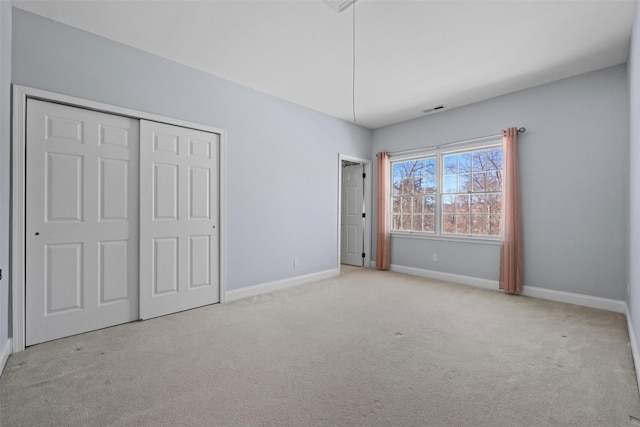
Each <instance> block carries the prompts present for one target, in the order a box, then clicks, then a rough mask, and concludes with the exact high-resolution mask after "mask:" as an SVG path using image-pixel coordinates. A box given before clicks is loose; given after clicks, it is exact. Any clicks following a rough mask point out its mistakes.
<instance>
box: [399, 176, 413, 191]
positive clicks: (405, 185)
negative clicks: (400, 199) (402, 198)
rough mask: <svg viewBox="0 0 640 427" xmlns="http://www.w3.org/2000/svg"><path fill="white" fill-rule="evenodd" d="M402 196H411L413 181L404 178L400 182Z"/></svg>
mask: <svg viewBox="0 0 640 427" xmlns="http://www.w3.org/2000/svg"><path fill="white" fill-rule="evenodd" d="M401 192H402V194H413V180H412V179H410V178H405V179H404V180H403V181H402V190H401Z"/></svg>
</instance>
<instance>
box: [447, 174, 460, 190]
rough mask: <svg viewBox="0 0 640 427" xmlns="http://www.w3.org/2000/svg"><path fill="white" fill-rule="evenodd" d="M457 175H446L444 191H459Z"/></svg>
mask: <svg viewBox="0 0 640 427" xmlns="http://www.w3.org/2000/svg"><path fill="white" fill-rule="evenodd" d="M456 178H457V176H456V175H446V176H445V177H444V192H445V193H457V192H458V182H457V179H456Z"/></svg>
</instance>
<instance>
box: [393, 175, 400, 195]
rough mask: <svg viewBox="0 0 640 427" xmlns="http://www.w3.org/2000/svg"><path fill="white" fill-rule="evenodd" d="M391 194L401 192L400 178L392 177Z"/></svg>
mask: <svg viewBox="0 0 640 427" xmlns="http://www.w3.org/2000/svg"><path fill="white" fill-rule="evenodd" d="M391 191H392V192H391V194H392V195H394V196H397V195H399V194H400V193H401V191H402V180H400V179H394V180H393V189H392V190H391Z"/></svg>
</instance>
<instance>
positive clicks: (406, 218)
mask: <svg viewBox="0 0 640 427" xmlns="http://www.w3.org/2000/svg"><path fill="white" fill-rule="evenodd" d="M400 230H403V231H411V215H402V224H401V225H400Z"/></svg>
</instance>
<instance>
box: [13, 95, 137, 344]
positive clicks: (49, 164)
mask: <svg viewBox="0 0 640 427" xmlns="http://www.w3.org/2000/svg"><path fill="white" fill-rule="evenodd" d="M138 137H139V131H138V121H137V120H132V119H129V118H126V117H120V116H115V115H110V114H104V113H98V112H95V111H89V110H84V109H81V108H75V107H69V106H63V105H59V104H54V103H48V102H42V101H37V100H29V101H28V103H27V140H26V154H27V156H26V157H27V163H26V190H27V191H26V236H25V243H26V254H25V255H26V272H25V280H26V288H25V292H26V294H25V296H26V307H25V309H26V312H25V313H26V315H25V322H26V323H25V332H26V345H32V344H37V343H39V342H44V341H49V340H52V339H56V338H61V337H65V336H69V335H74V334H78V333H81V332H87V331H91V330H95V329H100V328H104V327H107V326H112V325H117V324H120V323H125V322H129V321H132V320H137V319H138V256H137V254H138Z"/></svg>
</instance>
